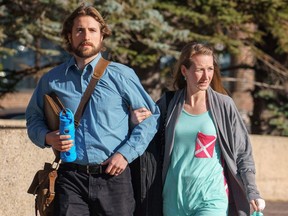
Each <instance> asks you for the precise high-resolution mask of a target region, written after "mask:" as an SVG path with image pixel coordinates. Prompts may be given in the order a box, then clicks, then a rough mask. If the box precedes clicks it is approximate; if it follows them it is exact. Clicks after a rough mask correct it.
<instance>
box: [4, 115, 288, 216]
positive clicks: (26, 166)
mask: <svg viewBox="0 0 288 216" xmlns="http://www.w3.org/2000/svg"><path fill="white" fill-rule="evenodd" d="M1 125H2V126H1ZM3 125H5V126H3ZM251 140H252V144H253V152H254V159H255V162H256V169H257V175H256V180H257V184H258V188H259V190H260V191H261V194H262V196H263V197H264V198H265V199H266V200H270V201H279V200H282V201H288V180H287V179H288V170H287V169H288V160H287V157H288V137H272V136H256V135H253V136H251ZM53 158H54V157H53V153H52V151H51V149H40V148H38V147H36V146H35V145H33V144H32V143H31V142H30V140H29V139H28V137H27V134H26V129H25V122H23V121H15V122H11V121H9V122H8V123H7V122H5V123H3V121H2V122H1V120H0V190H1V195H0V203H1V205H0V215H1V216H18V215H21V216H33V215H34V197H33V195H30V194H27V193H26V191H27V189H28V187H29V185H30V182H31V181H32V179H33V176H34V174H35V172H36V171H37V170H38V169H40V168H42V166H43V165H44V162H52V161H53Z"/></svg>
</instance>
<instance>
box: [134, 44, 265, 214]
mask: <svg viewBox="0 0 288 216" xmlns="http://www.w3.org/2000/svg"><path fill="white" fill-rule="evenodd" d="M174 88H175V89H176V91H175V93H174V96H173V98H172V99H171V101H170V103H169V102H168V101H166V100H167V96H166V95H165V94H164V95H163V96H162V97H161V98H160V100H159V101H158V106H159V108H160V110H161V115H162V119H164V118H165V117H164V116H165V113H166V108H167V113H166V116H167V117H166V118H165V119H166V121H165V147H164V154H163V156H161V155H162V154H161V150H159V149H161V146H159V143H161V129H159V130H160V131H159V132H158V134H157V136H156V137H155V139H154V141H155V142H152V143H151V144H150V146H149V148H148V150H147V152H146V154H145V155H144V156H143V157H144V158H143V157H142V158H140V166H141V168H142V169H141V170H146V173H142V174H143V175H142V177H141V180H142V182H141V184H142V185H141V187H142V188H147V191H145V192H146V194H145V195H146V197H145V198H143V190H142V191H141V193H142V200H141V201H142V202H145V203H146V204H145V206H146V207H145V208H144V209H143V206H142V212H143V210H145V211H146V212H151V213H148V214H147V215H158V216H159V214H160V213H154V214H153V212H159V211H158V210H157V209H156V208H155V207H153V203H154V206H155V202H156V197H157V194H158V193H159V190H158V192H157V188H158V189H159V186H160V185H161V184H159V181H158V179H159V175H157V171H158V172H159V169H160V172H161V173H162V184H163V185H162V186H163V192H162V198H163V215H164V216H177V215H179V216H182V215H183V216H184V215H193V216H210V215H211V216H215V215H217V216H226V215H229V216H230V215H231V216H236V215H241V216H242V215H243V216H244V215H250V206H249V203H250V204H251V206H252V207H253V209H254V210H255V211H262V210H263V209H264V207H265V201H264V200H263V199H261V197H260V195H259V192H258V190H257V187H256V184H255V164H254V160H253V156H252V149H251V143H250V140H249V135H248V132H247V130H246V128H245V125H244V123H243V121H242V119H241V116H240V114H239V113H238V111H237V108H236V106H235V104H234V102H233V100H232V99H231V98H230V97H229V96H227V95H226V91H225V90H224V88H223V86H222V84H221V78H220V71H219V67H218V64H217V62H216V58H215V56H214V53H213V50H212V48H210V47H209V46H207V45H205V44H201V43H188V44H187V45H186V46H185V47H184V48H183V49H182V52H181V55H180V58H179V60H178V62H177V64H176V68H175V76H174ZM168 103H169V106H168ZM142 113H145V112H143V109H142ZM133 118H138V121H142V119H143V118H142V117H141V113H140V112H135V113H134V117H133ZM133 118H132V119H133ZM147 155H150V156H148V157H147ZM145 157H146V158H145ZM147 158H150V160H152V161H153V162H152V163H151V162H148V161H149V160H147ZM151 164H152V165H151ZM143 168H147V169H143ZM153 168H154V169H153ZM156 168H157V171H156V172H155V169H156ZM147 170H150V173H149V171H147ZM147 172H148V173H147ZM155 173H156V174H155ZM157 176H158V178H157ZM147 179H149V181H147ZM144 180H146V181H144ZM147 182H148V183H147ZM143 185H144V186H145V187H143ZM155 185H157V186H155ZM161 188H162V187H161ZM136 194H137V192H136ZM151 198H152V201H149V199H150V200H151ZM160 198H161V197H160ZM158 199H159V196H158ZM150 204H151V205H150ZM147 206H148V208H147ZM149 206H150V207H149ZM151 207H152V208H153V210H151ZM253 209H252V211H253ZM161 214H162V213H161ZM139 215H145V214H139Z"/></svg>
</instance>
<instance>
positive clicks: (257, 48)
mask: <svg viewBox="0 0 288 216" xmlns="http://www.w3.org/2000/svg"><path fill="white" fill-rule="evenodd" d="M80 2H81V1H77V0H71V1H63V0H14V1H13V0H2V1H0V18H1V19H0V54H1V58H2V59H3V58H5V56H15V55H17V52H18V50H17V48H15V47H11V46H8V44H11V43H12V42H13V43H17V44H21V45H23V46H25V47H27V48H29V49H30V50H33V51H34V52H35V53H36V54H35V55H34V57H33V58H34V64H33V65H21V68H20V69H17V70H11V69H9V68H3V67H2V68H1V67H0V68H1V71H2V75H3V74H5V77H4V78H5V79H3V78H1V80H0V91H1V92H0V94H1V93H2V94H4V93H6V92H9V91H13V89H14V88H15V85H16V84H17V83H18V82H19V81H20V80H21V79H22V78H23V77H25V76H28V75H31V74H33V75H34V76H35V75H37V74H38V76H40V75H39V73H40V72H41V73H44V72H46V71H47V70H48V69H49V68H51V67H53V66H54V65H56V64H59V63H60V61H61V60H62V59H61V58H60V57H59V56H61V55H62V54H63V53H61V49H59V48H61V46H62V41H61V38H60V36H59V33H60V31H61V27H62V22H63V20H64V18H65V17H66V16H67V15H68V14H69V13H70V12H71V11H72V10H74V9H75V8H76V7H77V6H78V5H79V4H80ZM86 3H87V4H94V5H95V6H96V8H97V9H99V11H100V12H101V14H102V15H104V17H105V19H106V20H107V22H108V23H109V25H110V27H111V29H112V32H113V35H112V37H111V38H110V39H109V41H107V48H108V53H109V58H111V59H112V60H115V61H119V62H122V63H124V64H128V65H130V66H131V67H133V68H134V69H135V70H136V72H137V74H138V75H139V77H140V78H141V81H142V83H143V84H144V86H145V88H146V89H147V90H148V92H149V93H150V94H151V95H152V96H153V94H156V96H155V95H154V98H156V99H157V98H158V97H159V96H160V94H161V89H163V88H164V87H167V86H166V84H167V76H170V75H171V74H170V71H171V62H173V61H172V60H173V59H177V57H178V55H179V51H180V49H181V47H182V46H183V45H184V44H185V43H186V42H188V41H192V40H197V41H203V42H209V43H210V44H212V45H213V46H214V47H215V49H216V51H217V52H218V53H219V56H221V55H223V54H225V55H227V54H229V55H230V56H237V55H240V54H241V47H249V48H250V49H251V50H252V52H253V55H254V57H255V59H256V63H255V64H254V65H245V64H244V65H243V64H239V65H229V67H228V68H222V69H223V71H232V72H233V71H235V73H236V70H235V69H237V68H245V67H246V68H247V67H249V68H250V69H251V68H252V69H254V70H255V74H256V82H255V86H256V89H255V91H253V92H252V93H253V95H254V97H255V100H261V103H259V104H263V105H262V106H261V107H260V108H259V107H256V109H260V110H261V111H263V110H265V112H267V111H269V110H270V112H271V113H273V112H274V113H275V112H276V111H275V110H276V108H275V107H277V106H278V105H279V104H280V103H281V101H280V100H282V101H284V102H285V103H287V87H286V88H285V86H287V79H288V72H287V64H288V58H287V53H288V37H287V36H286V35H287V33H288V2H287V1H285V0H258V1H250V0H249V1H248V0H181V1H176V0H146V1H136V0H107V1H101V0H95V1H92V0H91V1H86ZM251 26H252V27H251ZM43 41H44V43H43ZM45 41H51V42H52V43H53V44H55V45H57V46H55V47H54V46H52V47H51V46H45ZM49 57H51V59H49ZM52 57H54V58H52ZM58 57H59V58H58ZM43 58H46V61H44V63H43V61H42V59H43ZM47 58H48V60H47ZM57 58H58V60H57ZM55 59H56V60H55ZM163 62H164V64H163ZM0 66H1V65H0ZM3 72H5V73H3ZM0 75H1V73H0ZM234 75H235V74H233V73H232V76H234ZM4 80H6V81H5V82H4ZM7 80H9V82H7ZM236 82H237V80H236ZM155 89H156V90H158V91H155ZM267 91H271V92H272V93H273V94H272V95H275V97H270V98H269V100H268V99H267V97H266V96H265V97H264V96H263V95H266V93H267ZM263 92H264V93H263ZM272 98H273V99H272ZM257 105H258V104H257ZM268 105H269V106H268ZM282 109H283V110H279V109H278V110H277V113H278V114H279V113H280V114H281V113H282V114H283V113H287V110H288V108H287V107H286V108H285V106H284V107H283V108H282ZM265 112H257V113H265ZM280 114H279V115H278V116H280V117H279V118H278V117H275V116H277V115H274V117H275V118H276V120H273V121H271V119H269V118H264V117H263V116H260V115H259V116H253V121H254V123H255V125H254V126H257V127H258V129H257V130H258V131H257V132H259V133H271V130H273V131H277V132H278V133H279V134H282V135H287V132H284V131H287V128H288V126H287V127H286V126H285V127H286V129H279V126H275V125H279V124H280V123H279V124H278V123H277V124H276V123H275V122H279V121H278V119H284V120H283V121H286V122H285V123H281V124H282V125H287V120H285V116H284V117H283V115H280ZM267 116H270V115H266V117H267ZM286 119H287V116H286ZM261 125H264V126H261ZM267 125H268V128H269V130H266V129H265V127H266V126H267ZM276 134H277V133H276Z"/></svg>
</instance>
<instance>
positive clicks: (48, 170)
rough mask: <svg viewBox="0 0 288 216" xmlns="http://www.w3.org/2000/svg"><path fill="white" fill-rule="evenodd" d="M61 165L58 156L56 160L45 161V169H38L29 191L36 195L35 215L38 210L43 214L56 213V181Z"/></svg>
mask: <svg viewBox="0 0 288 216" xmlns="http://www.w3.org/2000/svg"><path fill="white" fill-rule="evenodd" d="M58 167H59V158H57V157H56V159H55V160H54V162H53V163H52V164H51V163H45V165H44V168H43V170H38V171H37V172H36V174H35V176H34V178H33V181H32V183H31V185H30V187H29V189H28V191H27V193H29V194H33V195H35V215H36V216H37V215H38V212H39V214H40V215H41V216H53V215H54V205H53V201H54V197H55V181H56V178H57V169H58Z"/></svg>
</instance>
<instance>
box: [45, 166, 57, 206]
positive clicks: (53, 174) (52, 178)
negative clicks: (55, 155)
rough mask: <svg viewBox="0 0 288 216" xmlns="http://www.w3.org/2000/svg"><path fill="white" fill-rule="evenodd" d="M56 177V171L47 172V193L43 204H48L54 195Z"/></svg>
mask: <svg viewBox="0 0 288 216" xmlns="http://www.w3.org/2000/svg"><path fill="white" fill-rule="evenodd" d="M56 178H57V171H56V170H53V171H52V172H50V173H49V194H48V196H47V198H46V201H45V205H46V206H49V205H50V204H51V202H52V201H53V199H54V197H55V181H56Z"/></svg>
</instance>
